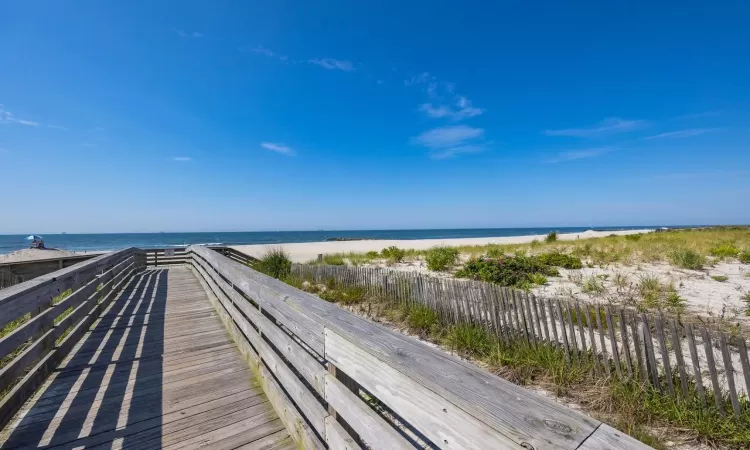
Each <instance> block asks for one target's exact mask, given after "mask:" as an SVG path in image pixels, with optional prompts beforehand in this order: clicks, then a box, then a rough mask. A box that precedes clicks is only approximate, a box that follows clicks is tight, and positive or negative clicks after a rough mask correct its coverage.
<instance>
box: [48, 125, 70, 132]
mask: <svg viewBox="0 0 750 450" xmlns="http://www.w3.org/2000/svg"><path fill="white" fill-rule="evenodd" d="M47 128H52V129H53V130H62V131H68V129H67V128H66V127H61V126H60V125H47Z"/></svg>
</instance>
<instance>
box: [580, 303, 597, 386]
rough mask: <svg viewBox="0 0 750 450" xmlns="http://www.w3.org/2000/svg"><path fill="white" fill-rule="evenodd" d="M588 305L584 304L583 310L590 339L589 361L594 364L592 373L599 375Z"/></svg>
mask: <svg viewBox="0 0 750 450" xmlns="http://www.w3.org/2000/svg"><path fill="white" fill-rule="evenodd" d="M589 309H590V308H589V305H585V307H584V308H583V310H584V311H585V312H586V324H587V325H588V329H589V340H590V341H591V362H592V363H593V365H594V374H595V375H596V376H599V352H597V350H596V339H594V326H593V324H592V323H591V311H590V310H589Z"/></svg>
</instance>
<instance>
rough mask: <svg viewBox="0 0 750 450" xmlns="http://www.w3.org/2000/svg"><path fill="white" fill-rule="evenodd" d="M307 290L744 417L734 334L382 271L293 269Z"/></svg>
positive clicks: (741, 343) (744, 386) (741, 349)
mask: <svg viewBox="0 0 750 450" xmlns="http://www.w3.org/2000/svg"><path fill="white" fill-rule="evenodd" d="M292 275H293V276H295V277H298V278H300V279H304V280H309V281H311V282H314V283H319V284H325V283H327V282H328V283H330V282H334V283H336V284H337V285H340V286H348V287H359V288H361V289H363V290H364V291H365V293H366V295H368V296H370V297H377V298H381V299H386V300H387V301H392V302H395V303H398V304H400V305H402V306H404V307H411V306H413V305H423V306H426V307H428V308H429V309H431V310H433V311H436V312H437V315H438V319H439V321H440V323H441V324H442V325H446V326H450V325H454V324H470V325H474V326H478V327H481V328H483V329H484V330H486V331H487V332H488V333H490V334H492V335H494V336H496V337H497V338H498V339H500V340H501V341H503V342H505V343H523V344H530V345H537V344H538V343H541V342H549V343H553V344H554V345H558V346H560V347H561V348H563V349H565V351H566V355H567V358H568V360H576V359H578V358H587V359H590V360H591V361H593V362H594V364H592V369H591V370H592V375H594V376H615V377H619V378H621V379H636V380H640V381H647V382H648V383H650V384H652V385H653V386H654V387H655V388H656V389H658V390H660V391H661V392H662V393H664V394H668V395H672V396H675V397H677V398H688V397H690V396H692V395H697V396H698V397H699V398H700V400H701V401H702V402H703V404H704V406H706V407H712V408H716V409H717V410H718V411H720V412H721V413H734V414H736V415H738V416H739V415H741V414H746V413H747V412H748V410H750V402H748V393H749V392H750V363H749V362H748V353H747V343H746V341H745V338H744V337H743V336H741V335H729V334H727V333H726V332H722V331H720V330H715V329H710V327H706V326H701V327H699V328H696V327H694V326H693V324H692V323H685V322H682V321H681V320H678V319H676V318H674V317H667V316H664V315H662V314H661V313H651V312H649V313H637V312H636V311H633V310H631V309H627V308H624V307H621V306H618V305H599V304H587V303H579V302H575V303H573V302H570V301H568V300H562V299H551V298H541V297H537V296H535V295H533V294H530V293H527V292H523V291H520V290H515V289H511V288H508V287H503V286H499V285H496V284H491V283H485V282H481V281H472V280H463V279H453V278H437V277H432V276H428V275H423V274H419V273H415V272H403V271H395V270H389V269H382V268H366V267H352V266H327V265H306V264H295V265H293V266H292Z"/></svg>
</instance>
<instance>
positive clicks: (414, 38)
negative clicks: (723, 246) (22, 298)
mask: <svg viewBox="0 0 750 450" xmlns="http://www.w3.org/2000/svg"><path fill="white" fill-rule="evenodd" d="M365 3H369V5H366V4H365ZM742 3H743V2H736V1H731V2H730V1H717V2H711V3H707V2H692V1H688V2H653V1H649V2H646V1H637V2H626V3H622V2H619V3H615V2H573V3H571V2H553V1H549V2H521V1H505V2H489V1H488V2H471V1H468V2H466V1H465V2H443V1H409V2H404V1H400V2H392V1H380V2H351V1H323V2H309V1H273V2H257V1H256V2H248V1H235V2H228V1H215V2H205V1H179V2H178V1H162V2H154V1H140V0H131V1H128V2H100V1H78V2H75V4H73V3H69V2H53V1H25V2H17V1H16V2H11V1H2V2H0V42H1V43H2V44H1V45H2V52H0V105H2V106H0V192H2V193H3V194H2V197H3V199H2V207H0V233H25V232H29V230H35V232H55V231H67V232H125V231H146V232H147V231H244V230H248V231H250V230H304V229H352V228H354V229H372V228H457V227H504V226H546V225H557V226H564V225H571V226H578V225H591V224H597V225H615V224H622V225H626V224H628V225H629V224H633V225H638V224H657V223H661V224H664V223H669V224H694V223H747V222H750V208H747V204H748V198H750V182H748V180H750V151H748V143H749V142H750V127H748V124H750V114H749V113H748V111H750V83H749V82H748V80H750V58H749V57H748V55H750V27H748V26H747V23H749V22H750V5H748V4H744V5H743V4H742Z"/></svg>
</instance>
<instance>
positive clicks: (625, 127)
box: [544, 117, 647, 138]
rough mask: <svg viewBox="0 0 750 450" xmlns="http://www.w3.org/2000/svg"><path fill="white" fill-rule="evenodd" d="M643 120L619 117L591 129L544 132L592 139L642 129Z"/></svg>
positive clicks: (644, 124)
mask: <svg viewBox="0 0 750 450" xmlns="http://www.w3.org/2000/svg"><path fill="white" fill-rule="evenodd" d="M646 125H647V122H646V121H644V120H625V119H620V118H619V117H611V118H608V119H604V120H602V121H601V122H599V123H597V124H596V125H594V126H592V127H587V128H565V129H561V130H544V134H546V135H547V136H570V137H581V138H593V137H599V136H606V135H610V134H617V133H626V132H628V131H633V130H636V129H638V128H641V127H644V126H646Z"/></svg>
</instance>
